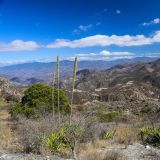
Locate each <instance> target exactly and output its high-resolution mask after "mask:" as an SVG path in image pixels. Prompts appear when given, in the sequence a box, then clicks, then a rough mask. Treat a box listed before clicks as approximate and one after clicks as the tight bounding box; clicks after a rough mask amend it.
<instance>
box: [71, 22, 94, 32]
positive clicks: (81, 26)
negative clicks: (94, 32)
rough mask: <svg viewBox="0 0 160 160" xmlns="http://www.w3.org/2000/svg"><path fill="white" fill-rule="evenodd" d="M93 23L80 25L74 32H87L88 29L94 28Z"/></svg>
mask: <svg viewBox="0 0 160 160" xmlns="http://www.w3.org/2000/svg"><path fill="white" fill-rule="evenodd" d="M92 27H93V25H92V24H89V25H80V26H79V27H78V28H77V29H74V30H73V34H79V33H80V32H86V31H87V30H88V29H90V28H92Z"/></svg>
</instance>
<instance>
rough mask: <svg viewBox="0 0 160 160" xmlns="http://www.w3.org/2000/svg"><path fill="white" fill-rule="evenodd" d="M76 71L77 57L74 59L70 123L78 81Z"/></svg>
mask: <svg viewBox="0 0 160 160" xmlns="http://www.w3.org/2000/svg"><path fill="white" fill-rule="evenodd" d="M76 72H77V57H75V60H74V70H73V84H72V93H71V114H70V123H71V118H72V104H73V97H74V87H75V81H76Z"/></svg>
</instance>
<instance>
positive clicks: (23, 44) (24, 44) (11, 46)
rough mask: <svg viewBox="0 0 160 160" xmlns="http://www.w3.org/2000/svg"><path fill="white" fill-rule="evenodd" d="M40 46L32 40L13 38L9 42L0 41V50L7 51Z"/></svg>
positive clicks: (29, 49)
mask: <svg viewBox="0 0 160 160" xmlns="http://www.w3.org/2000/svg"><path fill="white" fill-rule="evenodd" d="M39 47H40V46H39V45H38V44H37V43H36V42H34V41H22V40H14V41H12V42H10V43H2V42H0V52H7V51H32V50H35V49H37V48H39Z"/></svg>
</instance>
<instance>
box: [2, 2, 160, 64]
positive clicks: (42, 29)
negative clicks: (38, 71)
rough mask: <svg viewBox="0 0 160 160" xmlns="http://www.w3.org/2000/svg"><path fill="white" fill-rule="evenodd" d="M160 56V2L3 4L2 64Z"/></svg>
mask: <svg viewBox="0 0 160 160" xmlns="http://www.w3.org/2000/svg"><path fill="white" fill-rule="evenodd" d="M57 55H59V56H60V58H61V60H73V59H74V57H75V56H78V59H79V60H116V59H122V58H134V57H137V56H148V57H156V56H158V57H159V56H160V0H0V65H10V64H16V63H25V62H34V61H37V62H50V61H55V60H56V56H57Z"/></svg>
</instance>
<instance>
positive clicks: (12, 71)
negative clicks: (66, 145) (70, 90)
mask: <svg viewBox="0 0 160 160" xmlns="http://www.w3.org/2000/svg"><path fill="white" fill-rule="evenodd" d="M156 59H157V58H151V57H137V58H133V59H120V60H114V61H79V62H78V70H83V69H89V70H96V71H102V70H106V69H108V68H110V67H113V66H116V65H122V64H128V63H134V62H142V61H143V62H148V61H154V60H156ZM60 66H61V77H62V78H66V77H68V76H70V75H71V74H72V72H73V61H68V60H64V61H61V64H60ZM55 68H56V62H49V63H42V62H32V63H24V64H16V65H10V66H4V67H1V68H0V75H2V76H5V77H7V78H9V79H10V80H12V81H13V82H14V83H15V84H17V85H27V84H32V83H36V82H44V83H50V80H51V77H52V74H53V70H54V69H55Z"/></svg>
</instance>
